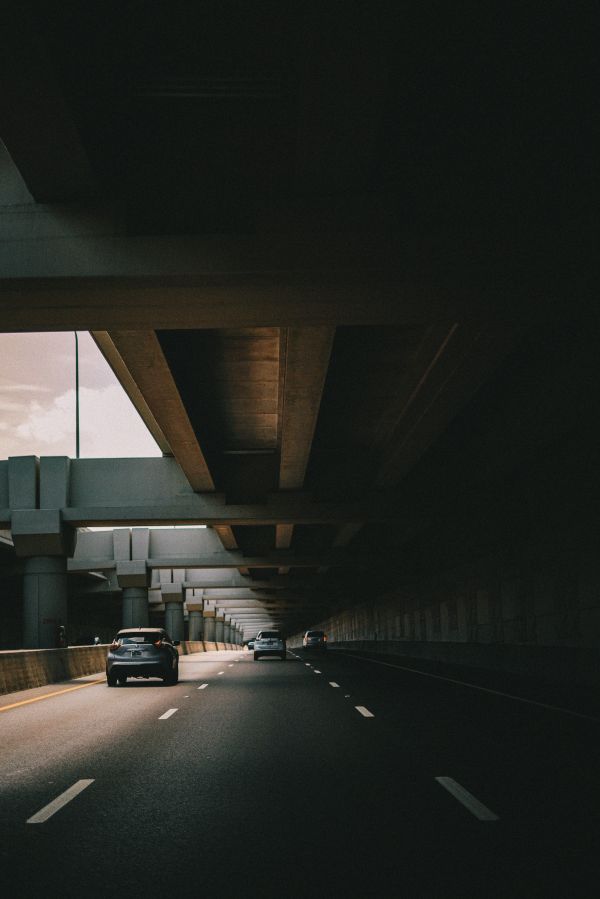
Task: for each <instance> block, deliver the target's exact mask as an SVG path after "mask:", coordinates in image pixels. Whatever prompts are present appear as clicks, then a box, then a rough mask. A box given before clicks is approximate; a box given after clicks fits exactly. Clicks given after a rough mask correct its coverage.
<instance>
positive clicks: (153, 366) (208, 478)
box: [105, 330, 215, 491]
mask: <svg viewBox="0 0 600 899" xmlns="http://www.w3.org/2000/svg"><path fill="white" fill-rule="evenodd" d="M109 337H110V340H111V341H112V344H113V347H114V350H115V352H116V353H118V355H119V358H120V359H121V360H122V362H123V363H124V366H125V368H126V370H127V372H128V373H129V377H130V378H131V380H132V381H133V382H134V383H135V386H136V390H137V391H139V394H141V395H142V396H143V398H144V402H145V404H146V406H147V407H148V410H149V411H150V413H151V415H152V416H153V418H154V420H155V421H156V423H157V424H158V427H159V428H160V432H161V433H162V434H163V435H164V438H165V440H166V442H167V443H168V445H169V447H170V448H171V452H172V453H173V455H174V456H175V459H176V460H177V462H178V463H179V465H180V467H181V470H182V471H183V472H184V474H185V476H186V477H187V479H188V481H189V482H190V485H191V486H192V488H193V489H194V490H204V491H212V490H214V489H215V484H214V481H213V478H212V475H211V473H210V471H209V469H208V465H207V462H206V459H205V458H204V454H203V452H202V449H201V447H200V444H199V442H198V438H197V436H196V433H195V432H194V429H193V428H192V425H191V423H190V420H189V418H188V414H187V412H186V409H185V406H184V404H183V401H182V399H181V397H180V395H179V390H178V389H177V385H176V384H175V381H174V379H173V376H172V374H171V370H170V368H169V366H168V364H167V360H166V359H165V357H164V354H163V351H162V349H161V346H160V343H159V342H158V338H157V337H156V334H155V332H154V331H139V330H138V331H113V332H111V333H110V335H109ZM107 339H108V338H106V339H105V343H106V341H107ZM129 386H131V384H129Z"/></svg>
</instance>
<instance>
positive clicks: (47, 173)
mask: <svg viewBox="0 0 600 899" xmlns="http://www.w3.org/2000/svg"><path fill="white" fill-rule="evenodd" d="M6 6H7V7H12V9H11V11H10V14H6V12H5V14H4V15H3V16H2V31H3V41H2V45H3V47H2V59H1V61H0V74H1V81H2V91H1V92H0V121H1V122H2V134H1V137H2V141H3V142H4V144H5V146H6V148H7V149H8V152H9V153H10V156H11V158H12V160H13V162H14V163H15V165H16V167H17V168H18V170H19V172H20V174H21V177H22V178H23V180H24V182H25V184H26V185H27V188H28V189H29V191H30V193H31V195H32V196H33V198H34V199H35V200H36V201H37V202H38V203H51V202H56V201H58V202H62V201H70V200H73V199H77V198H81V197H85V196H88V195H90V194H92V193H94V191H95V189H96V183H95V178H94V176H93V173H92V169H91V166H90V163H89V160H88V158H87V155H86V153H85V151H84V148H83V145H82V143H81V139H80V136H79V133H78V131H77V128H76V126H75V123H74V120H73V117H72V114H71V111H70V109H69V106H68V104H67V102H66V100H65V97H64V95H63V92H62V90H61V88H60V86H59V83H58V79H57V77H56V75H55V72H54V67H53V65H52V64H51V62H50V58H49V54H48V52H47V49H46V46H45V44H44V41H43V38H42V36H41V34H40V28H39V22H37V21H36V18H35V15H34V14H33V13H32V11H31V10H30V9H29V8H28V6H29V5H28V4H26V3H12V4H11V3H8V4H6ZM41 135H43V139H41Z"/></svg>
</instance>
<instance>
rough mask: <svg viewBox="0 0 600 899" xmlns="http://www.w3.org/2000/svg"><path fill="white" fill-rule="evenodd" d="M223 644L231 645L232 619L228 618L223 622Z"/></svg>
mask: <svg viewBox="0 0 600 899" xmlns="http://www.w3.org/2000/svg"><path fill="white" fill-rule="evenodd" d="M223 643H231V619H230V618H226V619H225V621H224V622H223Z"/></svg>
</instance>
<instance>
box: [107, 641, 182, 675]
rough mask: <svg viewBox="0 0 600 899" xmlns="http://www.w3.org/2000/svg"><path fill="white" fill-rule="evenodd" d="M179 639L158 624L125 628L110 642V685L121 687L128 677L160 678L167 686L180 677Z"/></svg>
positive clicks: (108, 671) (108, 668)
mask: <svg viewBox="0 0 600 899" xmlns="http://www.w3.org/2000/svg"><path fill="white" fill-rule="evenodd" d="M177 646H179V640H171V638H170V637H169V635H168V634H167V632H166V631H165V630H163V629H162V628H161V627H125V628H123V629H122V630H120V631H119V632H118V633H117V635H116V637H115V639H114V640H113V641H112V643H111V645H110V647H109V650H108V656H107V658H106V681H107V683H108V686H109V687H116V686H117V684H121V686H124V685H125V684H126V682H127V678H128V677H161V678H162V680H163V682H164V683H165V684H168V685H173V684H176V683H177V681H178V680H179V653H178V651H177V648H176V647H177Z"/></svg>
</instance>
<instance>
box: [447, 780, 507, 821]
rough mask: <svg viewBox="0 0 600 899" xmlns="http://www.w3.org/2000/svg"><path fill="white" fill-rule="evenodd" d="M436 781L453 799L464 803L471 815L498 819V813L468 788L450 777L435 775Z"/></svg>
mask: <svg viewBox="0 0 600 899" xmlns="http://www.w3.org/2000/svg"><path fill="white" fill-rule="evenodd" d="M436 780H437V782H438V783H439V785H440V786H441V787H444V789H445V790H448V792H449V793H451V794H452V795H453V796H454V798H455V799H458V801H459V802H460V803H461V804H462V805H464V807H465V808H466V809H468V810H469V811H470V812H471V814H472V815H475V817H476V818H478V819H479V820H480V821H498V820H499V818H498V815H496V814H494V812H492V811H490V809H489V808H487V806H485V805H484V804H483V802H480V801H479V799H477V798H476V797H475V796H473V794H472V793H469V791H468V790H465V788H464V787H463V786H462V785H461V784H459V783H458V782H457V781H456V780H453V778H452V777H436Z"/></svg>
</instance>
